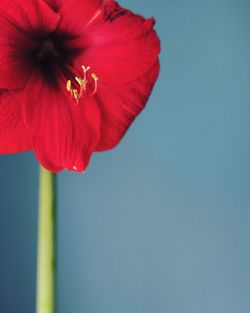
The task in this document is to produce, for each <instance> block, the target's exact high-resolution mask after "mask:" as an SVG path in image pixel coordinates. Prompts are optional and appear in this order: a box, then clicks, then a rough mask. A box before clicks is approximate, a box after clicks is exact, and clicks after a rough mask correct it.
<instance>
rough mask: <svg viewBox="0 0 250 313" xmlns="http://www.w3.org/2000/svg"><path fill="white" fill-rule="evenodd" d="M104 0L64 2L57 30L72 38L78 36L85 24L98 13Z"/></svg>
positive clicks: (69, 0) (70, 0) (68, 0)
mask: <svg viewBox="0 0 250 313" xmlns="http://www.w3.org/2000/svg"><path fill="white" fill-rule="evenodd" d="M103 1H104V0H83V1H79V0H64V3H63V6H62V8H61V10H60V15H61V21H60V26H59V28H60V29H61V30H62V31H64V32H67V33H70V34H72V35H73V36H77V35H80V34H81V33H82V31H83V29H84V28H85V27H86V26H87V24H88V23H89V22H90V21H91V20H92V19H93V17H94V16H95V15H96V14H97V13H98V12H99V9H100V7H101V6H102V3H103Z"/></svg>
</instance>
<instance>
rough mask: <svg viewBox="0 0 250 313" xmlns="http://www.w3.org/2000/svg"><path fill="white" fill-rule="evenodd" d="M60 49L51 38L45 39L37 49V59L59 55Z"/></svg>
mask: <svg viewBox="0 0 250 313" xmlns="http://www.w3.org/2000/svg"><path fill="white" fill-rule="evenodd" d="M60 56H61V54H60V51H59V49H58V47H57V46H56V45H55V43H54V42H53V41H52V40H51V39H47V40H45V41H44V42H43V43H42V45H41V47H40V49H39V50H38V51H37V60H44V59H47V58H58V57H60Z"/></svg>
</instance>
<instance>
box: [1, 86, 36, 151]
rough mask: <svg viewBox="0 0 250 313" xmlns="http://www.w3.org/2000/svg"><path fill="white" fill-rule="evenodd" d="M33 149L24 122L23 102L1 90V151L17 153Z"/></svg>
mask: <svg viewBox="0 0 250 313" xmlns="http://www.w3.org/2000/svg"><path fill="white" fill-rule="evenodd" d="M31 149H32V142H31V138H30V134H29V132H28V129H27V127H26V126H25V124H24V121H23V116H22V112H21V104H20V103H19V102H18V101H17V100H16V99H15V98H14V96H13V95H12V94H11V93H10V92H9V91H5V90H1V91H0V153H15V152H21V151H25V150H31Z"/></svg>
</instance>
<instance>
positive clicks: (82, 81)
mask: <svg viewBox="0 0 250 313" xmlns="http://www.w3.org/2000/svg"><path fill="white" fill-rule="evenodd" d="M89 70H90V66H87V67H85V66H84V65H82V71H83V76H82V77H78V76H76V77H75V81H76V83H77V84H78V85H79V87H78V88H73V87H72V85H73V84H72V82H71V80H68V81H67V83H66V89H67V91H68V93H69V95H70V97H71V98H72V99H74V100H75V101H76V103H78V102H79V100H80V99H81V98H83V97H84V95H91V96H94V95H95V94H96V93H97V89H98V81H99V77H98V76H97V75H96V74H95V73H91V74H89Z"/></svg>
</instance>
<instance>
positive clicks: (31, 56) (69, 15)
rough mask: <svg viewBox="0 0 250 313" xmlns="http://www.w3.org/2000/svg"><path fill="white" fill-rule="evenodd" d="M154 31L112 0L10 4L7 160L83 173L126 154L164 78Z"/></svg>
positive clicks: (0, 126)
mask: <svg viewBox="0 0 250 313" xmlns="http://www.w3.org/2000/svg"><path fill="white" fill-rule="evenodd" d="M153 25H154V20H153V19H147V20H145V19H144V18H143V17H142V16H139V15H135V14H133V13H132V12H131V11H128V10H126V9H123V8H121V7H120V6H119V5H118V4H117V3H116V2H115V1H112V0H47V1H45V0H11V1H8V0H1V1H0V72H1V75H0V153H13V152H19V151H24V150H31V149H33V150H34V151H35V154H36V157H37V158H38V160H39V161H40V163H41V164H42V165H43V166H45V167H46V168H47V169H49V170H51V171H53V172H58V171H60V170H63V169H69V170H75V171H83V170H84V169H85V168H86V166H87V165H88V162H89V159H90V157H91V154H92V153H93V152H94V151H103V150H107V149H111V148H113V147H114V146H115V145H117V144H118V143H119V141H120V140H121V138H122V137H123V135H124V133H125V132H126V130H127V129H128V127H129V125H130V124H131V123H132V121H133V120H134V118H135V117H136V116H137V115H138V114H139V113H140V111H141V110H142V109H143V107H144V106H145V103H146V101H147V99H148V97H149V95H150V92H151V90H152V87H153V85H154V82H155V80H156V78H157V76H158V72H159V62H158V54H159V49H160V44H159V39H158V37H157V35H156V33H155V31H154V30H153Z"/></svg>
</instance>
